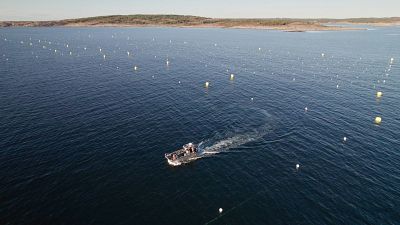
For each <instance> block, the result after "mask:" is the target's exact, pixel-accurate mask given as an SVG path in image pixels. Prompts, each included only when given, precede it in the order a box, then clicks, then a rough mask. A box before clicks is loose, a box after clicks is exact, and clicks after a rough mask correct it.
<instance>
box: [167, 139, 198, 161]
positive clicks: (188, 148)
mask: <svg viewBox="0 0 400 225" xmlns="http://www.w3.org/2000/svg"><path fill="white" fill-rule="evenodd" d="M200 154H201V153H200V152H199V149H198V146H196V145H195V144H193V143H188V144H185V145H184V146H183V147H182V148H181V149H178V150H176V151H174V152H171V153H165V158H166V159H167V161H168V163H169V164H170V165H173V166H177V165H181V164H182V163H187V162H190V161H192V160H194V159H197V158H199V157H200Z"/></svg>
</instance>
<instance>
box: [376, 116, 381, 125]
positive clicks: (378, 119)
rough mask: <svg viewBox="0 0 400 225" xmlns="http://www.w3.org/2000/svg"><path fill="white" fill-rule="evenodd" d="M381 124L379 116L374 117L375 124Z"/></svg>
mask: <svg viewBox="0 0 400 225" xmlns="http://www.w3.org/2000/svg"><path fill="white" fill-rule="evenodd" d="M381 122H382V118H381V117H380V116H377V117H375V123H376V124H380V123H381Z"/></svg>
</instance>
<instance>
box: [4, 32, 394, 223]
mask: <svg viewBox="0 0 400 225" xmlns="http://www.w3.org/2000/svg"><path fill="white" fill-rule="evenodd" d="M100 49H101V51H100ZM128 51H129V53H130V54H129V56H128V53H127V52H128ZM322 53H323V54H324V56H322ZM104 55H105V58H104ZM392 57H393V58H394V62H393V63H390V59H391V58H392ZM167 60H168V61H169V65H167V63H166V61H167ZM399 63H400V28H399V27H387V28H378V29H374V30H368V31H343V32H309V33H285V32H277V31H264V30H235V29H173V28H9V29H0V100H1V104H0V223H1V224H96V225H97V224H274V225H277V224H400V222H399V221H400V140H399V138H400V67H399V65H400V64H399ZM134 66H137V70H136V71H135V70H134ZM231 73H233V74H234V76H235V77H234V80H230V79H229V78H230V74H231ZM206 81H209V82H210V86H209V87H208V88H205V87H204V84H205V82H206ZM377 91H382V92H383V97H382V98H380V99H377V98H376V97H375V95H376V92H377ZM305 107H307V109H308V110H307V111H306V110H305ZM376 116H380V117H381V118H382V123H381V124H380V125H376V124H374V119H375V117H376ZM344 137H346V138H347V141H344V140H343V138H344ZM188 142H194V143H200V142H203V145H205V146H206V147H208V148H209V149H212V150H214V151H215V152H217V153H218V154H213V155H211V156H209V157H204V158H201V159H198V160H196V161H194V162H192V163H190V164H185V165H181V166H178V167H172V166H170V165H168V163H167V162H166V160H165V159H164V153H165V152H171V151H173V150H175V149H178V148H179V147H181V145H183V144H185V143H188ZM296 164H299V165H300V168H299V169H298V170H296ZM220 207H221V208H223V209H224V211H223V213H222V214H219V213H218V209H219V208H220Z"/></svg>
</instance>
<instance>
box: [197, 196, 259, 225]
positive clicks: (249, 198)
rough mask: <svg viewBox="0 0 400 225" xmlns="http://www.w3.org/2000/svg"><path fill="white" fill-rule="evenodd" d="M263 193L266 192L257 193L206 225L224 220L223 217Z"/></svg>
mask: <svg viewBox="0 0 400 225" xmlns="http://www.w3.org/2000/svg"><path fill="white" fill-rule="evenodd" d="M263 191H265V190H261V191H259V192H257V193H256V194H255V195H254V196H252V197H249V198H247V199H245V200H243V201H242V202H241V203H239V204H237V205H236V206H234V207H232V208H230V209H229V210H228V211H226V212H225V213H221V215H219V216H217V217H215V218H214V219H212V220H210V221H208V222H206V223H205V224H204V225H208V224H210V223H213V222H215V221H217V220H218V219H220V218H222V217H223V216H225V215H227V214H229V213H230V212H232V211H233V210H235V209H237V208H239V207H240V206H242V205H243V204H245V203H246V202H248V201H250V200H251V199H253V198H255V197H256V196H257V195H258V194H260V193H261V192H263Z"/></svg>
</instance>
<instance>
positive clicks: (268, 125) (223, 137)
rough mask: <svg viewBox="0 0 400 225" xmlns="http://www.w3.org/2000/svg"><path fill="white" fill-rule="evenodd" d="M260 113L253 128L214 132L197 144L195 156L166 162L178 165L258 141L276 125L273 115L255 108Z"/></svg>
mask: <svg viewBox="0 0 400 225" xmlns="http://www.w3.org/2000/svg"><path fill="white" fill-rule="evenodd" d="M257 111H258V112H260V113H261V118H259V117H258V119H257V121H255V123H258V124H259V123H260V121H261V122H262V124H261V125H260V124H259V125H258V126H257V125H254V124H253V126H252V127H253V128H248V127H247V128H236V129H233V131H227V132H225V133H216V134H214V136H213V137H212V138H209V139H206V140H203V141H202V142H200V143H199V144H198V150H199V151H198V154H197V156H196V157H192V158H190V159H187V160H181V161H179V162H176V161H175V162H173V161H169V162H168V163H169V164H170V165H173V166H179V165H182V164H186V163H189V162H192V161H194V160H197V159H201V158H205V157H211V156H213V155H215V154H218V153H222V152H229V151H231V150H233V149H235V148H238V147H239V146H242V145H245V144H247V143H250V142H254V141H258V140H260V139H262V138H263V137H265V136H266V135H268V134H269V133H271V132H273V130H274V128H275V127H276V125H275V122H274V120H273V116H272V115H270V114H269V113H268V112H267V111H265V110H257Z"/></svg>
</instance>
